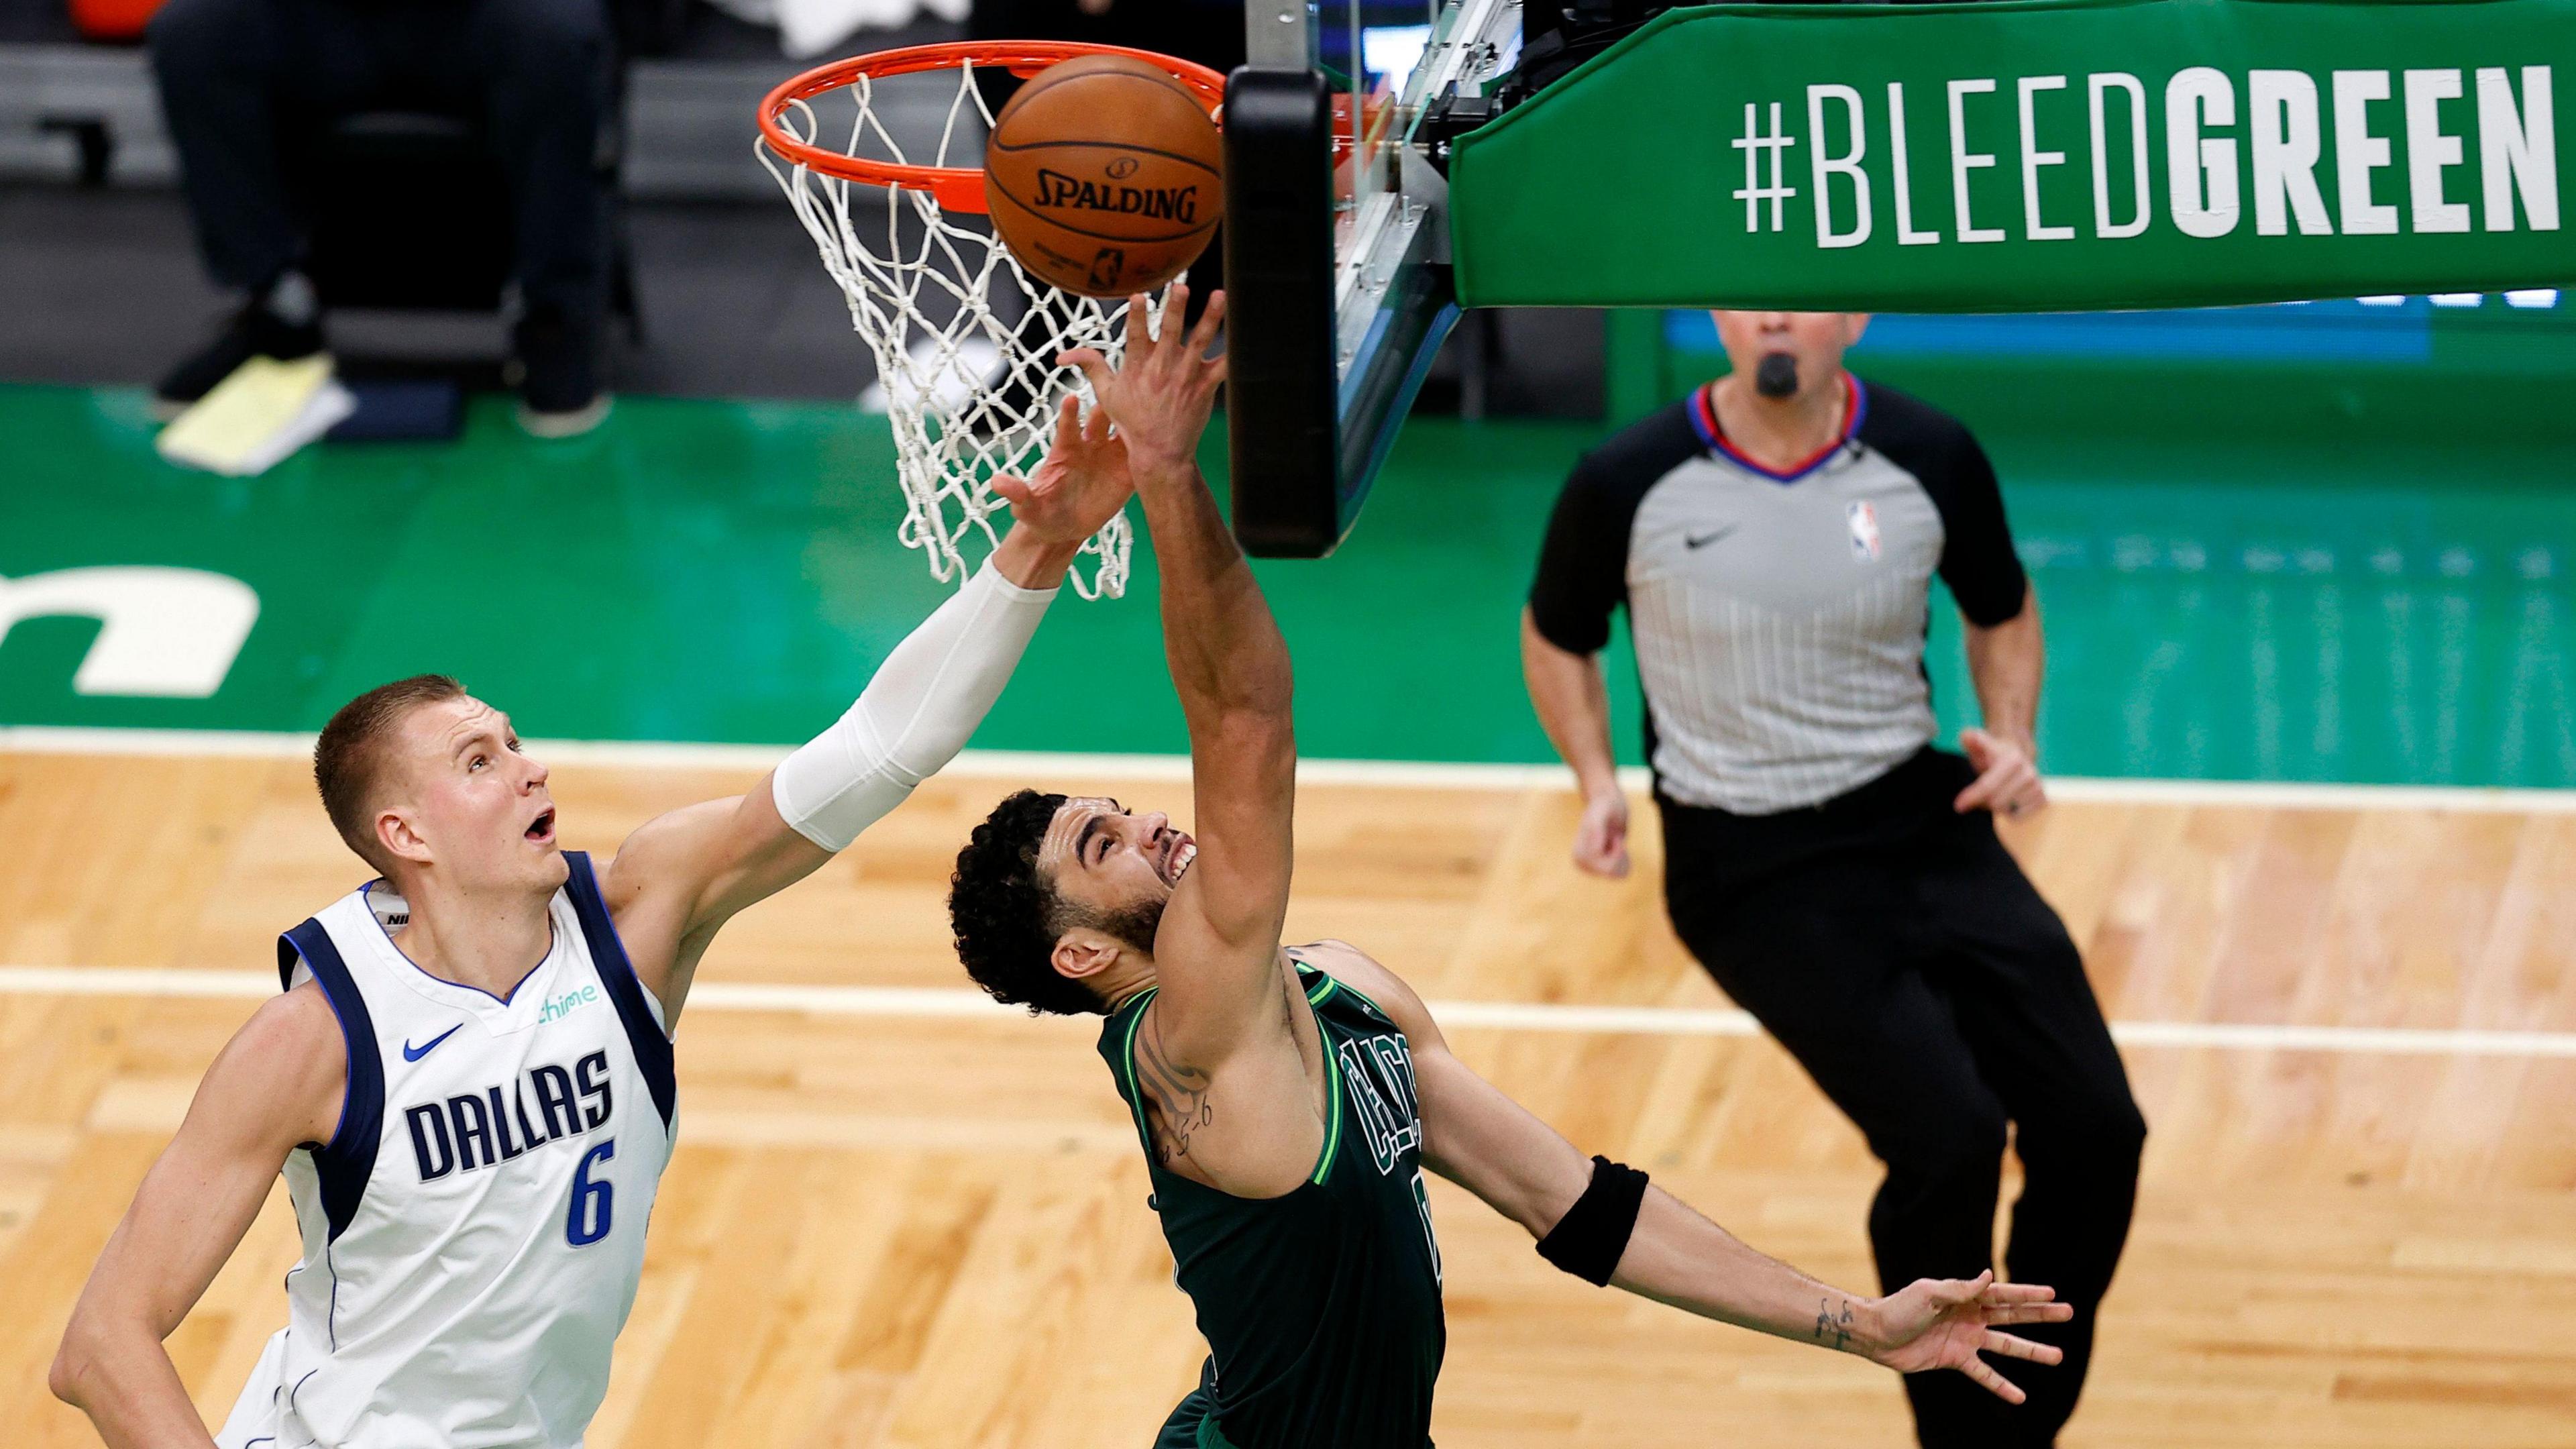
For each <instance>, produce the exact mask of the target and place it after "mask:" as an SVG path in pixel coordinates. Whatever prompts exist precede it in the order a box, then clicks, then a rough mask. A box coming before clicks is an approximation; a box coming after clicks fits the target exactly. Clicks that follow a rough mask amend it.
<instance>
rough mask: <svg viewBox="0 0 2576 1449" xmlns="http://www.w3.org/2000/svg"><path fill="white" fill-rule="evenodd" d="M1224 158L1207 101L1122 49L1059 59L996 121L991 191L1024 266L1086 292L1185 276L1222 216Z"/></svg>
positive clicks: (1101, 293)
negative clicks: (1127, 54)
mask: <svg viewBox="0 0 2576 1449" xmlns="http://www.w3.org/2000/svg"><path fill="white" fill-rule="evenodd" d="M1224 175H1225V170H1224V157H1223V153H1222V150H1221V147H1220V141H1219V137H1218V133H1217V127H1216V122H1214V121H1213V120H1210V119H1209V118H1208V113H1207V107H1206V105H1205V104H1204V103H1203V102H1201V101H1200V100H1199V98H1198V97H1197V96H1195V95H1193V94H1192V93H1191V92H1190V90H1189V88H1188V87H1187V86H1184V85H1182V84H1181V83H1180V82H1179V81H1178V80H1175V79H1173V77H1172V76H1171V74H1170V73H1169V72H1167V71H1164V70H1162V69H1160V68H1159V67H1157V66H1154V65H1152V64H1149V63H1147V62H1145V61H1141V60H1135V59H1131V58H1130V57H1127V56H1123V55H1087V56H1081V57H1078V58H1076V59H1073V60H1068V61H1063V62H1060V63H1058V64H1056V65H1051V66H1049V67H1047V68H1046V69H1045V70H1042V71H1040V72H1038V74H1037V76H1036V78H1035V79H1033V80H1031V81H1030V82H1029V83H1028V84H1027V85H1026V86H1023V87H1022V88H1021V89H1020V93H1019V94H1018V95H1016V96H1013V97H1012V98H1011V102H1010V104H1009V105H1006V106H1004V107H1003V108H1002V113H1001V115H999V116H997V117H995V118H994V121H993V136H992V140H991V141H990V142H989V143H987V145H986V146H985V148H984V190H985V195H986V198H987V200H988V203H989V205H990V206H991V209H992V216H993V227H994V230H996V231H998V232H999V233H1000V234H1001V237H1002V242H1003V244H1004V245H1006V246H1008V247H1009V248H1010V249H1011V255H1013V256H1015V257H1017V258H1019V262H1020V265H1021V266H1023V267H1025V268H1027V269H1028V270H1029V271H1030V272H1031V273H1033V274H1035V275H1036V276H1037V277H1039V278H1040V279H1041V280H1044V281H1045V282H1047V283H1049V284H1050V285H1052V286H1056V287H1060V288H1062V289H1064V290H1065V291H1068V292H1073V293H1077V294H1079V295H1081V296H1085V297H1124V296H1128V295H1130V294H1133V293H1136V292H1149V291H1152V290H1154V289H1155V288H1157V287H1160V286H1161V285H1163V284H1164V283H1165V282H1168V281H1170V280H1171V279H1172V278H1174V277H1176V276H1179V275H1180V274H1181V273H1182V272H1183V271H1184V270H1186V269H1187V268H1188V267H1189V265H1190V263H1192V262H1194V261H1197V260H1198V256H1199V253H1200V252H1202V251H1205V250H1207V244H1208V237H1209V236H1210V234H1212V233H1213V232H1214V231H1215V230H1216V224H1217V221H1218V219H1219V218H1220V217H1221V216H1222V215H1223V214H1224V202H1223V189H1222V188H1223V183H1224Z"/></svg>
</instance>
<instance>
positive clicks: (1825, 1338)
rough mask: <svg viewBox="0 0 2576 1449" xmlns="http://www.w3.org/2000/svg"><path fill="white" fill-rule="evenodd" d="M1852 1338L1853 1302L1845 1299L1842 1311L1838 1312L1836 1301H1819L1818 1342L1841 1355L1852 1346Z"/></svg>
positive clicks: (1817, 1304) (1817, 1316) (1817, 1309)
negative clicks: (1835, 1305)
mask: <svg viewBox="0 0 2576 1449" xmlns="http://www.w3.org/2000/svg"><path fill="white" fill-rule="evenodd" d="M1851 1337H1852V1306H1851V1300H1850V1299H1848V1298H1846V1299H1844V1300H1843V1306H1842V1309H1841V1311H1840V1312H1836V1311H1835V1309H1834V1301H1833V1300H1832V1299H1830V1298H1819V1299H1817V1300H1816V1342H1818V1343H1821V1344H1823V1345H1824V1346H1825V1347H1827V1348H1830V1349H1833V1350H1834V1351H1836V1352H1838V1353H1839V1352H1840V1351H1842V1350H1843V1349H1844V1348H1846V1347H1848V1346H1849V1345H1850V1343H1851Z"/></svg>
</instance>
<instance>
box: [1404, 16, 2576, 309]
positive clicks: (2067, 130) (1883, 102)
mask: <svg viewBox="0 0 2576 1449" xmlns="http://www.w3.org/2000/svg"><path fill="white" fill-rule="evenodd" d="M2572 67H2576V0H2428V3H2384V0H2383V3H2352V0H2344V3H2330V0H2319V3H2303V0H2133V3H2123V0H2013V3H1997V4H1956V5H1855V6H1800V5H1776V6H1775V5H1723V6H1711V7H1707V8H1703V9H1692V10H1677V11H1672V12H1668V13H1667V14H1665V15H1664V16H1662V17H1660V18H1659V19H1657V20H1656V21H1655V22H1653V23H1652V24H1649V25H1647V26H1646V27H1644V28H1643V29H1641V30H1639V31H1638V32H1637V33H1636V34H1635V35H1632V36H1630V37H1629V38H1628V39H1627V40H1625V41H1623V42H1621V43H1620V44H1619V45H1618V46H1616V47H1614V48H1612V49H1611V50H1609V51H1607V52H1605V53H1604V54H1602V55H1601V56H1600V57H1598V58H1596V59H1595V60H1593V61H1592V62H1591V63H1589V64H1588V65H1586V66H1584V67H1583V68H1582V69H1581V70H1578V71H1576V72H1575V73H1574V74H1572V75H1570V76H1568V77H1566V78H1565V79H1564V80H1562V81H1560V82H1558V83H1557V84H1556V85H1554V86H1552V87H1550V88H1548V89H1547V90H1544V91H1542V92H1540V93H1539V94H1538V95H1537V96H1535V97H1534V98H1532V99H1531V100H1529V101H1527V102H1525V103H1523V104H1522V105H1521V106H1519V107H1518V108H1516V109H1514V110H1512V111H1510V112H1508V113H1506V114H1505V115H1504V116H1503V117H1502V118H1501V119H1499V120H1497V121H1495V122H1494V123H1493V124H1491V125H1489V126H1486V127H1484V128H1483V129H1481V130H1478V131H1476V132H1474V133H1472V134H1470V135H1468V136H1467V137H1465V138H1464V139H1463V140H1461V141H1460V142H1459V144H1458V147H1457V151H1456V156H1455V160H1454V162H1453V164H1452V167H1451V172H1450V180H1451V187H1452V189H1451V195H1450V206H1451V224H1452V237H1453V246H1454V248H1455V254H1456V262H1457V286H1458V295H1459V300H1460V301H1461V302H1462V303H1464V304H1465V305H1468V306H1478V307H1497V306H1678V307H1698V306H1731V307H1778V308H1786V309H1792V310H1845V309H1850V310H1869V311H1907V312H2018V311H2083V310H2111V309H2121V308H2133V307H2175V306H2204V305H2225V304H2232V303H2242V302H2263V301H2289V300H2297V299H2304V298H2312V297H2350V296H2363V295H2371V294H2377V293H2393V292H2427V291H2435V292H2451V291H2461V292H2465V291H2481V290H2497V289H2501V288H2506V287H2528V286H2540V285H2549V284H2552V283H2555V282H2559V281H2563V280H2566V279H2568V278H2569V277H2571V276H2576V241H2571V237H2570V233H2569V232H2568V231H2566V230H2564V229H2563V227H2564V218H2563V216H2562V213H2561V205H2560V200H2561V197H2562V195H2563V193H2564V192H2565V190H2566V187H2565V185H2564V181H2565V168H2566V167H2567V165H2568V164H2569V158H2570V156H2571V153H2576V144H2570V143H2569V140H2568V138H2567V136H2566V134H2565V132H2566V124H2567V123H2566V111H2567V108H2568V107H2569V105H2571V104H2576V100H2571V98H2569V97H2566V96H2565V95H2563V94H2562V92H2563V91H2564V89H2565V83H2566V82H2567V81H2568V80H2569V79H2570V75H2569V72H2570V70H2571V68H2572ZM1898 103H1901V116H1902V119H1901V125H1902V128H1903V133H1904V145H1903V146H1902V147H1901V148H1900V147H1899V146H1897V145H1896V143H1895V139H1894V136H1895V131H1896V128H1897V124H1898V119H1897V118H1898V115H1899V109H1900V105H1899V104H1898ZM2097 116H2098V121H2097V119H2096V118H2097ZM2025 117H2027V120H2025ZM2140 118H2143V122H2144V124H2143V126H2141V125H2139V124H2137V122H2138V121H2139V119H2140ZM1855 119H1856V120H1857V130H1855V125H1854V122H1855ZM1820 130H1821V134H1819V131H1820ZM2383 148H2384V149H2383ZM1900 162H1901V163H1902V164H1901V165H1900V164H1899V163H1900ZM1775 166H1776V170H1775ZM1900 173H1901V175H1902V179H1903V184H1902V185H1900V184H1899V178H1900ZM2141 173H2143V176H2144V180H2145V184H2144V186H2143V188H2141V186H2140V185H2139V177H2140V175H2141ZM1820 185H1821V187H1822V189H1823V192H1824V195H1825V196H1826V198H1827V204H1826V207H1825V210H1824V214H1823V215H1821V216H1820V215H1819V214H1818V210H1817V205H1816V198H1817V195H1818V191H1819V187H1820ZM1961 196H1964V197H1965V200H1966V215H1965V217H1964V218H1963V217H1962V215H1961V212H1960V205H1959V198H1960V197H1961ZM2142 205H2143V213H2142V211H2141V207H2142ZM1864 209H1865V220H1864ZM2124 233H2126V234H2124ZM1963 237H1964V238H1967V239H1964V240H1963Z"/></svg>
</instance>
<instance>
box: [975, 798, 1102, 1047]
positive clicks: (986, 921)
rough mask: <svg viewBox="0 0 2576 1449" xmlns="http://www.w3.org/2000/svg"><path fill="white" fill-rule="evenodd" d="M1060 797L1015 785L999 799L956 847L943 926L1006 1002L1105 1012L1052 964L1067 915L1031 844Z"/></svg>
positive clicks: (1033, 1008)
mask: <svg viewBox="0 0 2576 1449" xmlns="http://www.w3.org/2000/svg"><path fill="white" fill-rule="evenodd" d="M1064 801H1065V797H1064V796H1062V795H1045V794H1040V793H1039V792H1037V791H1035V790H1022V791H1019V792H1018V793H1016V794H1013V795H1011V796H1008V797H1007V798H1005V799H1004V800H1003V801H1002V803H1001V804H999V805H996V806H994V807H993V813H992V814H990V815H987V816H985V817H984V823H983V824H981V825H978V826H976V827H975V834H974V836H973V838H971V839H969V840H968V841H967V842H966V848H965V849H963V850H960V851H958V852H957V873H956V874H955V875H953V876H951V877H949V881H948V925H949V928H950V929H951V930H953V931H955V932H956V933H957V959H958V960H960V961H963V962H964V963H966V974H967V975H969V976H972V977H974V978H975V984H976V985H978V986H981V987H983V988H984V990H985V991H987V992H989V993H991V995H992V998H993V999H994V1000H995V1001H998V1002H1001V1003H1003V1004H1004V1005H1006V1006H1026V1007H1027V1008H1028V1009H1029V1010H1030V1012H1032V1013H1039V1012H1047V1013H1052V1014H1055V1015H1058V1016H1078V1015H1080V1014H1082V1013H1084V1012H1091V1013H1094V1014H1099V1013H1102V1012H1104V1011H1105V1010H1106V1008H1105V1007H1103V1005H1102V1004H1101V1000H1100V997H1099V995H1098V994H1097V993H1095V992H1094V991H1092V989H1091V988H1090V987H1088V986H1085V985H1083V984H1082V983H1081V982H1079V981H1075V980H1073V979H1071V978H1069V977H1067V976H1064V975H1063V974H1061V973H1059V972H1058V971H1057V970H1056V969H1055V960H1054V957H1055V943H1056V939H1057V938H1058V937H1060V936H1061V935H1063V934H1064V932H1065V930H1066V928H1067V927H1068V926H1069V925H1071V924H1073V916H1074V915H1075V912H1073V911H1072V910H1071V909H1070V908H1069V907H1068V906H1067V903H1066V902H1064V901H1063V900H1062V899H1060V898H1059V897H1058V896H1057V895H1056V893H1055V888H1054V886H1052V885H1050V884H1049V883H1048V881H1047V879H1046V877H1045V876H1044V875H1043V874H1041V873H1040V872H1039V870H1038V843H1039V842H1040V841H1042V840H1044V839H1045V838H1046V832H1047V826H1048V825H1049V824H1051V823H1053V821H1054V820H1055V812H1056V810H1057V808H1058V807H1060V806H1062V805H1063V804H1064Z"/></svg>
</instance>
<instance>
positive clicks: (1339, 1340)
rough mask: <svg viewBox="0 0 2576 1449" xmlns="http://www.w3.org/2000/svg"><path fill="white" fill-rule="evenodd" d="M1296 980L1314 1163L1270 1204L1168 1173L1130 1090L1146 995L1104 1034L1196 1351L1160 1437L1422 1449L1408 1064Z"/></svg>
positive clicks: (1340, 1007) (1437, 1345) (1430, 1329)
mask: <svg viewBox="0 0 2576 1449" xmlns="http://www.w3.org/2000/svg"><path fill="white" fill-rule="evenodd" d="M1297 976H1298V980H1299V981H1300V982H1302V983H1303V984H1304V986H1305V988H1306V999H1307V1001H1308V1002H1310V1003H1312V1005H1313V1007H1314V1010H1315V1024H1316V1026H1318V1027H1319V1028H1321V1029H1322V1032H1323V1047H1324V1062H1325V1065H1326V1066H1327V1067H1328V1068H1330V1070H1329V1071H1328V1072H1327V1074H1326V1079H1325V1080H1326V1087H1325V1102H1326V1106H1327V1113H1326V1118H1325V1124H1324V1150H1323V1152H1322V1154H1321V1155H1320V1156H1318V1158H1317V1159H1316V1162H1315V1169H1314V1172H1313V1174H1312V1175H1311V1176H1310V1177H1308V1178H1307V1180H1306V1181H1305V1182H1303V1183H1300V1184H1299V1185H1298V1186H1297V1188H1296V1190H1295V1191H1293V1192H1290V1193H1288V1194H1287V1195H1286V1196H1284V1197H1276V1198H1260V1199H1255V1198H1241V1197H1236V1196H1234V1195H1233V1194H1231V1193H1226V1192H1220V1191H1218V1190H1217V1189H1215V1188H1212V1187H1209V1186H1207V1185H1205V1184H1203V1183H1198V1182H1193V1181H1191V1180H1190V1179H1188V1178H1186V1177H1182V1176H1180V1175H1179V1174H1177V1173H1173V1172H1168V1171H1166V1170H1164V1167H1163V1164H1162V1161H1161V1159H1160V1155H1159V1154H1158V1153H1157V1152H1156V1151H1155V1150H1154V1142H1153V1134H1152V1132H1151V1131H1150V1130H1149V1129H1148V1127H1147V1125H1146V1119H1145V1106H1144V1099H1143V1097H1142V1094H1141V1093H1140V1091H1139V1089H1138V1087H1137V1084H1136V1029H1137V1026H1138V1025H1139V1023H1141V1022H1142V1021H1143V1019H1144V1015H1145V1005H1146V1003H1147V1002H1149V1001H1151V1000H1152V999H1153V997H1154V992H1153V991H1151V990H1148V991H1145V992H1142V993H1139V994H1138V995H1137V996H1136V997H1135V998H1133V999H1132V1000H1130V1001H1128V1002H1126V1003H1125V1004H1124V1005H1122V1006H1121V1007H1120V1008H1119V1009H1118V1010H1117V1011H1116V1012H1114V1013H1113V1014H1112V1015H1111V1016H1110V1018H1109V1022H1108V1024H1107V1025H1106V1026H1105V1027H1103V1028H1102V1029H1101V1033H1100V1054H1101V1056H1103V1057H1104V1058H1106V1059H1107V1060H1108V1062H1109V1068H1110V1071H1111V1072H1112V1073H1113V1074H1114V1075H1115V1076H1116V1077H1117V1079H1118V1092H1119V1095H1120V1096H1123V1097H1125V1098H1126V1099H1127V1105H1128V1106H1129V1107H1130V1108H1131V1109H1132V1110H1133V1111H1134V1112H1135V1115H1136V1128H1137V1131H1138V1132H1139V1133H1142V1134H1143V1135H1144V1137H1145V1157H1146V1161H1147V1163H1148V1165H1149V1167H1150V1170H1151V1172H1152V1176H1153V1184H1154V1196H1153V1199H1152V1205H1153V1207H1154V1209H1155V1211H1156V1212H1158V1213H1159V1214H1161V1216H1162V1219H1163V1237H1164V1239H1165V1240H1166V1241H1168V1242H1169V1243H1170V1244H1171V1247H1172V1257H1173V1260H1174V1261H1175V1262H1176V1263H1177V1264H1178V1271H1177V1273H1176V1274H1175V1276H1176V1277H1177V1278H1178V1279H1179V1281H1180V1285H1181V1288H1182V1290H1183V1291H1184V1292H1186V1293H1188V1294H1189V1295H1190V1301H1191V1302H1192V1303H1193V1304H1195V1305H1196V1306H1197V1309H1198V1321H1199V1332H1200V1333H1201V1334H1202V1335H1203V1336H1205V1337H1206V1339H1207V1341H1208V1348H1209V1350H1210V1353H1209V1357H1208V1363H1207V1368H1206V1370H1205V1372H1204V1374H1203V1376H1202V1384H1201V1391H1200V1392H1199V1393H1197V1394H1193V1395H1191V1396H1190V1397H1191V1402H1190V1403H1188V1404H1185V1405H1184V1406H1183V1410H1182V1414H1181V1415H1180V1416H1176V1418H1175V1421H1174V1424H1173V1426H1172V1429H1173V1430H1174V1431H1178V1433H1180V1434H1181V1435H1183V1436H1185V1439H1186V1441H1187V1442H1193V1443H1195V1444H1197V1445H1202V1446H1210V1449H1213V1446H1219V1445H1233V1446H1237V1449H1424V1446H1426V1445H1428V1444H1429V1443H1430V1429H1431V1390H1432V1385H1433V1383H1434V1382H1435V1381H1436V1380H1437V1379H1438V1378H1439V1377H1440V1358H1441V1354H1442V1352H1443V1351H1444V1350H1445V1349H1446V1348H1447V1346H1448V1325H1447V1323H1446V1321H1445V1320H1444V1319H1443V1318H1442V1316H1441V1309H1440V1245H1439V1243H1438V1242H1437V1241H1436V1240H1435V1239H1434V1238H1433V1236H1432V1232H1431V1203H1430V1199H1429V1198H1427V1197H1425V1196H1424V1195H1423V1190H1422V1115H1421V1112H1420V1109H1419V1108H1418V1106H1417V1104H1416V1101H1415V1097H1414V1085H1413V1054H1412V1052H1411V1051H1410V1050H1409V1049H1408V1048H1407V1046H1406V1044H1405V1040H1404V1033H1403V1032H1401V1031H1399V1030H1397V1029H1396V1025H1395V1023H1394V1022H1393V1021H1390V1020H1389V1019H1388V1018H1387V1015H1386V1013H1385V1012H1383V1011H1380V1010H1379V1009H1378V1007H1377V1003H1375V1002H1373V1001H1370V1000H1369V999H1368V998H1366V997H1364V996H1362V995H1360V994H1359V993H1358V992H1356V991H1354V990H1352V989H1351V988H1350V987H1348V986H1345V985H1343V984H1341V983H1340V982H1338V981H1335V980H1334V979H1333V978H1332V977H1330V976H1327V975H1325V974H1324V973H1322V972H1320V971H1317V970H1315V969H1314V968H1313V967H1310V966H1307V965H1305V964H1304V963H1302V962H1300V963H1299V964H1298V966H1297ZM1201 1405H1204V1406H1205V1407H1204V1408H1201V1407H1200V1406H1201ZM1182 1417H1187V1418H1190V1419H1192V1420H1193V1421H1194V1422H1192V1423H1189V1424H1183V1423H1181V1422H1180V1418H1182ZM1167 1437H1168V1433H1167Z"/></svg>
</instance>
